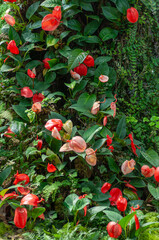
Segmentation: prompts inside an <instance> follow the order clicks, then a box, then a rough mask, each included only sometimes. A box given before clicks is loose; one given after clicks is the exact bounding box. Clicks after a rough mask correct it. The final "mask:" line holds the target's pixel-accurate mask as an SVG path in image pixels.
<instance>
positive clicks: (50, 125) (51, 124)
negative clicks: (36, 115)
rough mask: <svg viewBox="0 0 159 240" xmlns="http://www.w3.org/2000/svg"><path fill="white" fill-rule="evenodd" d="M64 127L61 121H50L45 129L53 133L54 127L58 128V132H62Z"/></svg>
mask: <svg viewBox="0 0 159 240" xmlns="http://www.w3.org/2000/svg"><path fill="white" fill-rule="evenodd" d="M62 126H63V123H62V121H61V119H50V120H48V121H47V123H46V124H45V128H46V129H47V130H49V131H52V130H53V129H54V127H56V128H57V130H58V131H60V130H61V129H62Z"/></svg>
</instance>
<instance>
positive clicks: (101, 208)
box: [88, 206, 107, 215]
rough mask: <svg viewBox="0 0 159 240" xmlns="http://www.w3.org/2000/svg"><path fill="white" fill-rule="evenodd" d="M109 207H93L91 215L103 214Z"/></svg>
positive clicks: (90, 211) (90, 210)
mask: <svg viewBox="0 0 159 240" xmlns="http://www.w3.org/2000/svg"><path fill="white" fill-rule="evenodd" d="M106 208H107V207H105V206H97V207H92V208H90V209H89V210H88V211H89V213H90V214H91V215H96V214H97V213H99V212H103V210H105V209H106Z"/></svg>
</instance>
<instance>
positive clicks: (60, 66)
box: [49, 63, 67, 72]
mask: <svg viewBox="0 0 159 240" xmlns="http://www.w3.org/2000/svg"><path fill="white" fill-rule="evenodd" d="M63 68H67V64H66V63H58V64H56V65H55V66H53V67H52V68H50V69H49V72H50V71H56V70H59V69H63Z"/></svg>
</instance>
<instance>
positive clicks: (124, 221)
mask: <svg viewBox="0 0 159 240" xmlns="http://www.w3.org/2000/svg"><path fill="white" fill-rule="evenodd" d="M135 214H136V212H132V213H130V214H129V215H127V216H126V217H123V218H122V219H121V220H120V221H119V224H120V226H121V227H122V228H123V229H126V227H127V225H128V223H129V222H130V220H131V219H132V218H133V217H134V215H135Z"/></svg>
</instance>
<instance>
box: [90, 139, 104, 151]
mask: <svg viewBox="0 0 159 240" xmlns="http://www.w3.org/2000/svg"><path fill="white" fill-rule="evenodd" d="M105 142H106V138H102V139H98V140H97V141H96V142H95V143H94V145H93V147H92V148H93V149H94V150H96V149H99V148H100V147H101V146H103V145H104V143H105Z"/></svg>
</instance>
